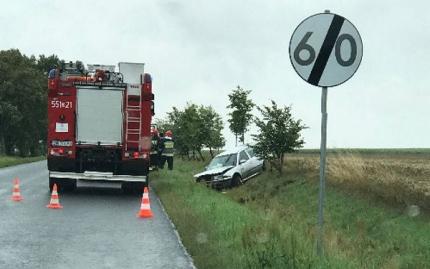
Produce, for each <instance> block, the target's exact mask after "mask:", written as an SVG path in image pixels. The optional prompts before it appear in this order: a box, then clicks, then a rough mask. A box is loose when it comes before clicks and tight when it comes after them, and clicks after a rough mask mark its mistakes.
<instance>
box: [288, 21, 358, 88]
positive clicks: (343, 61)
mask: <svg viewBox="0 0 430 269" xmlns="http://www.w3.org/2000/svg"><path fill="white" fill-rule="evenodd" d="M362 56H363V43H362V41H361V37H360V34H359V33H358V31H357V29H356V28H355V27H354V25H352V23H351V22H350V21H348V20H347V19H345V18H344V17H342V16H339V15H336V14H333V13H320V14H316V15H313V16H310V17H309V18H307V19H305V20H304V21H302V22H301V23H300V24H299V26H298V27H297V28H296V30H295V31H294V33H293V35H292V37H291V40H290V59H291V63H292V64H293V67H294V69H295V70H296V72H297V74H299V76H300V77H301V78H303V79H304V80H305V81H306V82H308V83H310V84H312V85H315V86H320V87H332V86H337V85H339V84H342V83H344V82H345V81H347V80H348V79H349V78H351V77H352V76H353V75H354V73H355V71H356V70H357V69H358V66H359V65H360V62H361V58H362Z"/></svg>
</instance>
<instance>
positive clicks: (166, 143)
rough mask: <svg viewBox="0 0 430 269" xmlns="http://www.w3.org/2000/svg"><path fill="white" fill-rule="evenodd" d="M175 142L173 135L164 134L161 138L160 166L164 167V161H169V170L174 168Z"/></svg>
mask: <svg viewBox="0 0 430 269" xmlns="http://www.w3.org/2000/svg"><path fill="white" fill-rule="evenodd" d="M174 145H175V142H174V141H173V139H172V138H171V137H168V136H164V137H163V138H161V143H160V151H161V163H160V168H161V169H163V168H164V163H165V162H166V161H167V167H168V168H169V170H172V169H173V155H174Z"/></svg>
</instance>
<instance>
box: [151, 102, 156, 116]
mask: <svg viewBox="0 0 430 269" xmlns="http://www.w3.org/2000/svg"><path fill="white" fill-rule="evenodd" d="M151 114H152V116H154V115H155V109H154V102H153V101H151Z"/></svg>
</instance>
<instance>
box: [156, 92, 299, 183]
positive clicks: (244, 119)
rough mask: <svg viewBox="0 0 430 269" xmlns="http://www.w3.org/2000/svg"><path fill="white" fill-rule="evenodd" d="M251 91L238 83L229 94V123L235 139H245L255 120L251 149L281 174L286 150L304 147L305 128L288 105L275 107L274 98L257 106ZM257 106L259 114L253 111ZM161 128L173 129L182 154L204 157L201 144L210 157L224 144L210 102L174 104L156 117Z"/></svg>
mask: <svg viewBox="0 0 430 269" xmlns="http://www.w3.org/2000/svg"><path fill="white" fill-rule="evenodd" d="M250 93H251V91H249V90H245V89H243V88H241V87H240V86H237V88H236V89H234V90H233V91H232V92H231V93H230V94H229V95H228V98H229V104H228V106H227V108H228V109H229V114H228V116H229V117H228V123H229V128H230V130H231V132H232V133H233V134H234V135H235V138H236V145H237V143H238V141H239V142H240V143H245V133H246V132H247V131H248V130H249V126H250V124H251V123H255V125H256V127H257V133H256V134H252V138H253V140H254V141H253V142H254V143H253V146H252V147H253V149H254V152H255V153H256V154H257V155H258V156H259V157H261V158H263V159H264V160H266V161H267V162H269V164H270V165H271V167H274V168H275V169H276V170H277V171H278V172H279V173H281V174H282V170H283V166H284V162H285V154H286V153H289V152H294V151H296V150H297V149H299V148H301V147H303V144H304V140H303V138H302V137H301V131H302V130H303V129H305V128H307V127H306V126H305V125H304V124H303V122H302V120H300V119H298V120H296V119H295V118H294V117H293V115H292V112H291V106H284V107H278V105H277V104H276V102H275V101H273V100H272V101H271V103H270V105H268V106H261V107H256V105H255V103H254V102H253V101H252V100H251V99H250V97H249V95H250ZM254 107H256V108H257V110H258V111H259V113H260V114H261V115H260V116H258V117H256V116H254V115H253V113H252V111H253V109H254ZM156 122H157V124H158V127H159V129H160V130H162V131H165V130H168V129H170V130H172V131H173V134H174V138H175V148H176V152H177V153H178V154H179V155H180V156H182V157H183V158H188V159H197V160H204V156H203V154H202V149H203V148H208V149H209V152H210V155H211V157H212V158H213V157H214V151H213V150H214V149H220V148H222V147H223V146H224V145H225V139H224V137H223V136H222V130H223V128H224V127H223V122H222V118H221V116H220V115H219V114H218V113H217V112H216V111H214V109H213V108H212V107H211V106H207V107H205V106H198V105H196V104H192V103H188V104H187V105H186V107H185V108H184V109H182V110H181V109H178V108H177V107H173V108H172V111H171V112H168V113H167V117H166V118H165V119H158V120H157V121H156Z"/></svg>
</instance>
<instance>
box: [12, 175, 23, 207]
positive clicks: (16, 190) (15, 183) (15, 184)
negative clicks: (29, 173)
mask: <svg viewBox="0 0 430 269" xmlns="http://www.w3.org/2000/svg"><path fill="white" fill-rule="evenodd" d="M11 199H12V201H15V202H19V201H21V200H22V199H23V198H22V196H21V192H20V191H19V179H18V178H15V179H14V180H13V191H12V198H11Z"/></svg>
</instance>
